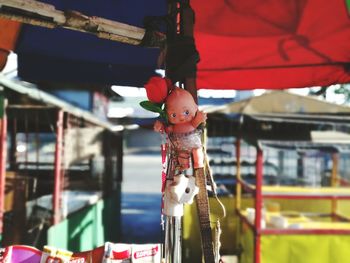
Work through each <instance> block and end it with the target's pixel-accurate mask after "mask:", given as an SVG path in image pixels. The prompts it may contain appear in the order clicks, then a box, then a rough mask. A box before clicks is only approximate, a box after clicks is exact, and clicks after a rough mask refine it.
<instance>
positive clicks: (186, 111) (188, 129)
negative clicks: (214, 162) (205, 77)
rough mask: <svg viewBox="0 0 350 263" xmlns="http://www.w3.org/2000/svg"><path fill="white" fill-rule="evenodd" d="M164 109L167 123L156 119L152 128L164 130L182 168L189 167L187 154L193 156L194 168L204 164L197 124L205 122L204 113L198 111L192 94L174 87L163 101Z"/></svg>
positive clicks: (158, 130) (199, 131)
mask: <svg viewBox="0 0 350 263" xmlns="http://www.w3.org/2000/svg"><path fill="white" fill-rule="evenodd" d="M165 110H166V113H167V116H168V121H169V125H168V126H165V125H164V124H163V123H162V122H160V121H156V122H155V124H154V130H155V131H157V132H164V131H165V132H166V133H167V134H168V136H169V140H170V142H171V143H172V146H173V147H174V148H175V150H176V152H177V154H178V161H179V164H180V166H181V168H182V169H183V170H185V169H187V168H188V167H189V158H188V156H189V154H190V153H192V156H193V163H194V164H193V166H194V168H201V167H203V166H204V164H203V162H204V161H203V160H204V154H203V149H202V143H201V130H199V129H197V128H198V126H199V125H200V124H201V123H202V122H205V120H206V118H207V116H206V113H204V112H202V111H199V110H198V106H197V104H196V103H195V101H194V99H193V97H192V95H191V94H190V93H189V92H188V91H186V90H183V89H180V88H174V89H173V90H172V92H171V93H170V94H169V95H168V97H167V98H166V101H165Z"/></svg>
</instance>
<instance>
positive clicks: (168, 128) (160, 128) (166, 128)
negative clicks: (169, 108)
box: [153, 120, 173, 133]
mask: <svg viewBox="0 0 350 263" xmlns="http://www.w3.org/2000/svg"><path fill="white" fill-rule="evenodd" d="M153 130H154V131H156V132H159V133H163V132H166V133H169V132H172V130H173V127H172V126H171V125H170V126H165V125H164V123H162V122H161V121H159V120H156V121H155V123H154V124H153Z"/></svg>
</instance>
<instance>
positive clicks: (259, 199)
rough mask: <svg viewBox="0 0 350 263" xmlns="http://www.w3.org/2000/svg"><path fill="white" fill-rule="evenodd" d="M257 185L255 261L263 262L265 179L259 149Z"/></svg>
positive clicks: (258, 149)
mask: <svg viewBox="0 0 350 263" xmlns="http://www.w3.org/2000/svg"><path fill="white" fill-rule="evenodd" d="M255 169H256V185H255V227H256V232H255V261H254V263H260V262H261V228H262V225H261V221H262V219H263V217H262V216H263V215H262V201H263V200H262V177H263V151H262V150H261V149H260V148H259V147H257V154H256V167H255Z"/></svg>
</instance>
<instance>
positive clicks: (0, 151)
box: [0, 101, 7, 243]
mask: <svg viewBox="0 0 350 263" xmlns="http://www.w3.org/2000/svg"><path fill="white" fill-rule="evenodd" d="M5 105H6V101H5V102H4V105H3V107H4V108H3V112H4V115H3V116H2V118H1V120H0V125H1V127H0V140H1V142H0V143H1V144H0V243H1V242H2V233H3V232H2V231H3V220H4V210H5V182H6V155H7V147H6V136H7V117H6V112H5V110H6V106H5Z"/></svg>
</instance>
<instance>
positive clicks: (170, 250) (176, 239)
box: [164, 216, 182, 263]
mask: <svg viewBox="0 0 350 263" xmlns="http://www.w3.org/2000/svg"><path fill="white" fill-rule="evenodd" d="M181 241H182V237H181V216H167V217H166V223H165V245H164V247H165V262H166V263H170V262H174V263H181V262H182V259H181V255H182V252H181V251H182V246H181V243H182V242H181Z"/></svg>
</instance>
